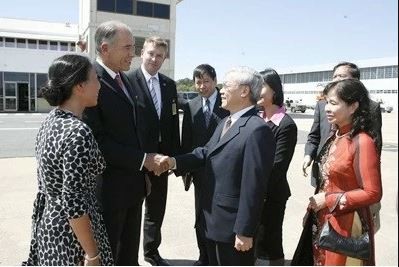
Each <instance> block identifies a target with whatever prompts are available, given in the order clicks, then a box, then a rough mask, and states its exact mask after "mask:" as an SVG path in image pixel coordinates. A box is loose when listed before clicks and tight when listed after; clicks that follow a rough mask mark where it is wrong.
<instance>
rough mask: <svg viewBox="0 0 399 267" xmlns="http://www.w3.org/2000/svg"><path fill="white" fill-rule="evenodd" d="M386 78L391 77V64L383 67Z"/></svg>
mask: <svg viewBox="0 0 399 267" xmlns="http://www.w3.org/2000/svg"><path fill="white" fill-rule="evenodd" d="M384 70H385V75H384V77H385V78H386V79H389V78H392V66H388V67H384Z"/></svg>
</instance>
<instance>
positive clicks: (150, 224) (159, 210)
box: [143, 174, 168, 257]
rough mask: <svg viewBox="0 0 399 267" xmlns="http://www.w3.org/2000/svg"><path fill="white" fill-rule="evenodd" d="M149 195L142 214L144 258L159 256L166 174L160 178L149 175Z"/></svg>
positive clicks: (164, 204)
mask: <svg viewBox="0 0 399 267" xmlns="http://www.w3.org/2000/svg"><path fill="white" fill-rule="evenodd" d="M149 178H150V181H151V194H150V195H148V196H147V197H146V199H145V213H144V238H143V250H144V256H145V257H148V256H153V255H156V254H159V252H158V247H159V245H160V244H161V240H162V236H161V227H162V222H163V218H164V215H165V207H166V197H167V193H168V174H162V175H161V176H153V175H149Z"/></svg>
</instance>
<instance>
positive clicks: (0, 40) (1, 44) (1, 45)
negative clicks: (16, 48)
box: [0, 37, 4, 47]
mask: <svg viewBox="0 0 399 267" xmlns="http://www.w3.org/2000/svg"><path fill="white" fill-rule="evenodd" d="M3 40H4V38H3V37H0V47H3V46H4V41H3Z"/></svg>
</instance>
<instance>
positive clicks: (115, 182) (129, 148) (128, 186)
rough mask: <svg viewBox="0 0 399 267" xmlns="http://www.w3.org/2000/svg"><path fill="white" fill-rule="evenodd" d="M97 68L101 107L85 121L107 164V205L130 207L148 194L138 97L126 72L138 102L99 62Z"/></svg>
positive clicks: (87, 114) (86, 115)
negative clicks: (140, 138) (137, 106)
mask: <svg viewBox="0 0 399 267" xmlns="http://www.w3.org/2000/svg"><path fill="white" fill-rule="evenodd" d="M94 66H95V68H96V71H97V75H98V77H99V80H100V83H101V88H100V91H99V95H98V104H97V106H96V107H92V108H87V109H86V110H85V112H84V115H83V119H84V121H85V122H86V123H87V124H88V125H89V126H90V128H91V129H92V131H93V134H94V136H95V138H96V140H97V142H98V144H99V147H100V150H101V152H102V153H103V155H104V157H105V161H106V163H107V167H106V169H105V172H104V173H103V182H102V192H103V194H102V198H103V199H102V200H103V205H110V206H115V205H118V206H122V207H123V206H126V207H127V206H130V205H131V204H132V203H136V202H135V201H139V200H140V199H142V198H143V197H144V194H145V180H144V173H143V172H141V171H140V166H141V164H142V161H143V157H144V152H143V150H142V145H141V143H140V141H139V137H138V135H137V128H136V120H137V116H136V110H135V107H136V104H135V103H134V102H135V101H136V94H135V92H134V91H133V89H132V88H131V86H130V84H129V82H128V80H127V77H126V76H125V75H124V74H123V73H121V78H122V81H123V82H124V84H125V86H126V89H127V90H128V91H129V93H130V96H131V99H132V100H133V101H134V102H130V101H129V99H128V98H127V97H126V95H125V94H124V93H123V91H122V89H121V88H120V87H119V85H118V84H117V83H116V81H115V80H113V79H112V78H111V76H110V75H109V74H108V73H107V72H106V70H105V69H104V68H103V67H102V66H101V65H99V64H98V63H97V62H96V63H94ZM99 186H101V183H99Z"/></svg>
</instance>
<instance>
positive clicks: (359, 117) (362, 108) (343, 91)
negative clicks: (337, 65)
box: [323, 79, 376, 139]
mask: <svg viewBox="0 0 399 267" xmlns="http://www.w3.org/2000/svg"><path fill="white" fill-rule="evenodd" d="M332 90H335V92H336V94H337V96H338V98H340V99H341V100H342V101H344V102H345V103H346V104H348V105H350V104H353V103H355V102H358V103H359V107H358V108H357V109H356V111H355V112H354V113H353V116H352V129H351V131H350V134H349V136H350V138H353V137H354V136H355V135H356V134H358V133H359V132H360V131H364V132H366V133H367V134H369V135H370V136H371V137H373V139H375V138H376V133H375V132H374V130H373V128H372V124H371V116H370V98H369V93H368V91H367V89H366V87H365V86H364V85H363V83H362V82H361V81H359V80H357V79H346V80H341V81H335V82H331V83H329V84H327V86H326V87H325V88H324V91H323V93H324V95H327V94H328V93H329V92H330V91H332Z"/></svg>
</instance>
